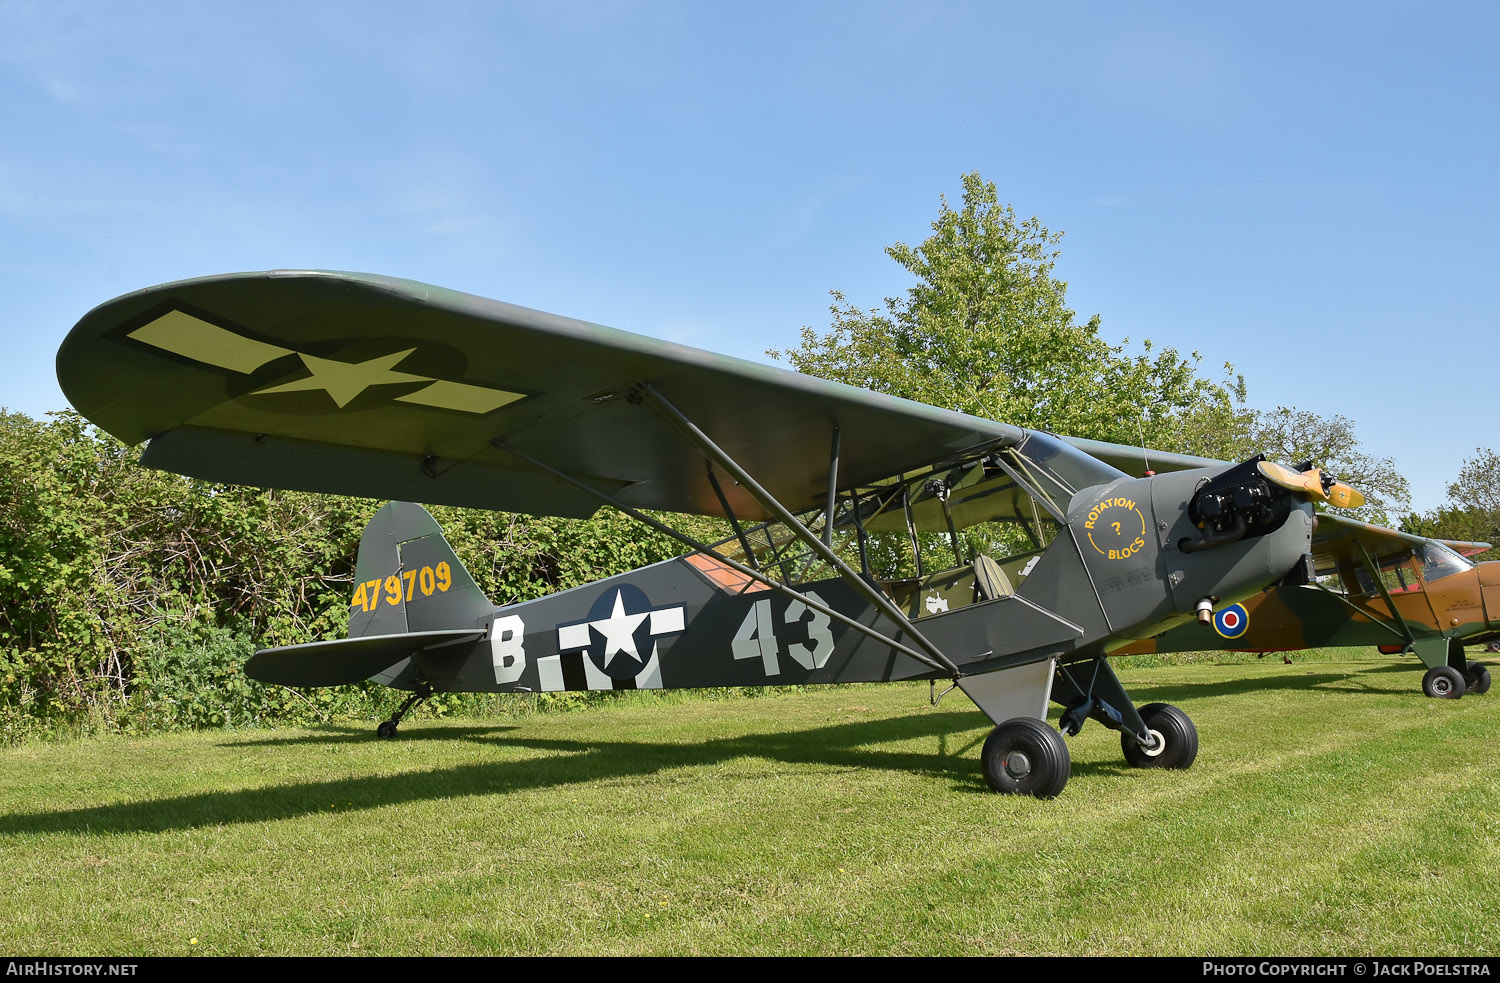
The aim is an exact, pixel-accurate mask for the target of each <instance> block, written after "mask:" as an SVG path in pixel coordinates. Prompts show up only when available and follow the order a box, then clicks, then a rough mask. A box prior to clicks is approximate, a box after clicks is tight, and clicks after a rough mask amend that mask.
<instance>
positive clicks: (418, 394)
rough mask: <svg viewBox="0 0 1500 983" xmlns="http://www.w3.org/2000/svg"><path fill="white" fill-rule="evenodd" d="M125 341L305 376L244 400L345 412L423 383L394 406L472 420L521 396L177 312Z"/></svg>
mask: <svg viewBox="0 0 1500 983" xmlns="http://www.w3.org/2000/svg"><path fill="white" fill-rule="evenodd" d="M126 337H128V338H130V339H132V340H134V341H137V342H140V343H141V344H145V345H150V346H151V347H153V348H158V349H160V350H162V351H164V352H170V353H171V354H173V355H177V356H179V357H181V358H186V359H190V360H192V361H194V362H199V363H202V364H204V365H212V366H214V367H215V368H220V369H228V370H229V371H231V372H238V373H241V374H242V375H249V374H250V373H252V372H255V371H256V370H257V369H259V368H261V367H262V366H264V365H266V364H268V363H270V362H273V361H275V360H276V359H278V358H285V357H286V356H288V355H296V356H297V357H298V358H299V359H301V360H302V365H303V367H304V368H306V369H307V371H308V375H307V376H306V377H305V378H302V379H295V380H293V381H291V382H284V383H281V384H279V385H275V386H269V387H267V388H265V389H257V390H256V391H254V392H252V393H248V394H247V395H250V396H260V395H268V394H272V393H288V392H309V391H311V392H316V391H322V392H325V393H327V394H328V397H329V398H330V399H332V400H333V402H334V405H336V406H337V407H338V408H339V409H343V408H344V407H345V406H348V405H349V404H350V403H351V402H353V401H354V399H355V398H357V397H358V396H359V395H361V394H362V393H363V392H364V391H365V390H366V389H369V388H370V387H371V386H385V385H391V384H393V383H404V384H408V385H409V384H411V383H418V382H425V383H428V385H426V386H424V387H422V388H421V389H418V390H416V391H415V392H410V393H407V394H405V395H403V396H397V397H395V399H396V401H397V402H402V403H415V404H417V405H420V406H431V407H434V408H436V409H442V410H457V411H459V412H461V413H473V414H475V415H483V414H485V413H490V412H493V411H495V410H497V409H499V408H500V407H502V406H505V405H506V404H508V403H513V402H515V401H516V400H518V399H521V398H523V397H524V395H525V394H524V393H513V392H509V391H507V390H504V389H492V388H490V387H488V386H475V385H471V384H470V383H467V382H451V381H449V380H447V379H438V378H435V377H433V376H426V375H415V374H413V373H410V372H399V371H397V370H396V367H397V366H398V365H400V364H401V362H402V361H404V360H405V359H406V357H407V356H409V355H411V354H412V352H414V351H416V349H415V348H408V349H406V350H405V351H396V352H391V353H389V354H387V355H381V356H378V357H376V358H371V359H366V360H365V361H363V362H341V361H339V360H338V359H332V358H321V357H319V356H317V355H309V354H307V353H306V352H299V351H296V350H295V349H291V348H283V347H282V346H280V345H273V344H270V343H268V342H264V341H258V340H256V339H254V338H247V337H245V336H244V335H241V334H236V333H235V332H233V331H230V330H229V329H227V328H222V327H220V326H219V325H217V324H212V323H210V322H208V321H205V320H203V319H202V318H199V317H194V316H193V315H191V314H188V313H185V312H183V311H168V312H167V313H165V314H163V315H161V316H160V317H158V318H156V319H155V320H153V321H150V322H148V323H147V324H144V325H142V326H141V327H139V328H136V329H135V330H134V331H132V332H130V333H129V334H128V335H127V336H126Z"/></svg>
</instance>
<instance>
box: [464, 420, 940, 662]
mask: <svg viewBox="0 0 1500 983" xmlns="http://www.w3.org/2000/svg"><path fill="white" fill-rule="evenodd" d="M490 443H491V445H492V446H493V447H494V448H495V449H496V450H500V451H504V452H505V453H507V454H510V455H512V456H514V457H518V458H520V459H521V460H523V461H525V462H527V463H528V464H531V465H532V466H534V467H538V468H541V469H542V470H543V471H545V472H547V473H548V474H550V475H552V476H554V477H556V478H561V479H562V480H563V481H566V482H567V483H568V484H570V485H572V486H573V487H574V488H577V489H578V490H579V491H582V492H584V493H586V494H589V495H592V496H593V497H595V498H597V499H599V501H601V502H603V503H604V504H606V505H609V506H612V507H614V508H617V509H619V510H620V511H621V512H624V513H625V514H626V515H628V516H630V517H631V518H632V519H635V520H636V521H637V522H640V523H642V524H644V525H647V526H650V527H651V528H652V529H655V530H656V531H657V532H659V533H661V534H662V535H665V536H671V537H672V538H673V539H675V540H677V541H678V542H680V543H683V544H685V545H686V546H687V547H688V548H689V549H691V550H693V551H694V552H697V553H703V554H705V555H707V556H712V557H713V558H714V559H716V560H718V561H719V562H720V563H724V564H726V565H728V566H730V567H733V568H734V569H735V570H738V571H739V572H740V573H742V574H744V575H745V576H747V577H749V578H751V579H752V580H755V581H757V582H758V583H762V584H765V585H766V586H767V587H770V588H771V589H772V590H777V591H780V592H781V593H783V594H787V595H789V596H791V597H794V598H796V599H797V600H799V601H801V602H802V603H803V604H806V605H807V606H808V607H809V608H812V609H813V610H814V611H817V612H818V613H819V614H823V615H826V616H828V617H830V618H832V619H833V620H835V621H837V622H839V623H841V624H844V625H848V626H849V627H850V628H853V629H854V630H855V631H857V632H859V633H860V634H862V635H866V636H868V637H870V638H872V639H874V640H875V641H877V642H879V643H880V644H881V645H885V646H888V647H890V648H892V649H895V650H896V651H897V652H900V653H901V654H902V655H905V656H907V657H909V658H912V659H915V660H916V661H918V662H920V663H922V664H923V665H924V666H930V667H931V668H933V669H937V670H939V671H941V672H942V673H944V674H945V675H949V676H952V677H953V678H954V679H957V678H958V677H959V676H962V675H963V673H962V672H960V671H959V670H958V667H957V666H955V665H953V663H952V662H949V661H948V660H947V659H946V658H945V659H943V660H942V661H938V660H936V659H934V658H932V656H930V655H927V654H925V653H923V652H919V651H917V650H916V649H913V648H911V647H910V646H908V645H902V644H901V643H900V642H898V641H896V640H895V639H893V638H891V637H890V636H889V635H882V634H881V633H880V632H878V631H876V630H875V629H874V628H872V627H870V626H869V625H866V624H863V623H862V622H859V621H856V620H854V619H853V618H851V617H849V616H848V615H847V614H844V613H843V612H841V611H836V610H834V609H833V608H831V607H829V606H828V605H826V604H824V603H823V602H822V601H819V600H818V599H817V598H815V597H812V596H811V595H808V594H804V593H802V592H801V591H798V590H795V589H793V588H791V587H788V586H787V585H786V584H782V583H778V582H777V581H774V580H772V579H771V578H769V577H767V576H766V575H765V574H764V573H761V572H760V571H759V570H754V569H752V568H750V567H748V566H746V565H745V564H743V563H741V562H739V561H738V560H736V559H734V558H733V557H729V556H725V555H724V554H722V553H720V552H719V551H717V550H715V549H714V548H713V547H711V546H708V545H706V544H704V543H700V542H699V541H698V540H696V539H694V538H693V537H692V536H689V535H688V534H687V533H684V532H681V531H679V530H676V529H673V528H672V527H671V526H669V525H667V524H666V523H664V522H660V521H658V520H657V519H653V518H652V517H651V516H649V515H646V514H645V513H644V512H641V511H640V510H638V509H633V508H631V507H630V506H629V505H625V504H624V503H622V502H617V501H615V500H614V499H613V498H611V497H610V496H609V495H607V494H605V493H604V492H602V491H600V490H599V489H597V488H594V487H592V486H590V485H587V484H585V483H584V482H582V481H579V480H578V479H577V478H575V477H573V476H572V475H570V474H568V473H567V472H565V471H559V470H558V469H557V468H554V467H553V466H552V465H550V464H548V463H547V462H545V461H539V460H537V459H536V458H534V457H532V456H531V455H530V454H527V453H526V452H525V451H522V450H517V449H516V448H514V447H511V446H510V445H508V444H506V443H505V442H504V441H502V440H494V441H491V442H490ZM861 583H863V582H862V581H861ZM904 620H905V619H904V618H903V621H904Z"/></svg>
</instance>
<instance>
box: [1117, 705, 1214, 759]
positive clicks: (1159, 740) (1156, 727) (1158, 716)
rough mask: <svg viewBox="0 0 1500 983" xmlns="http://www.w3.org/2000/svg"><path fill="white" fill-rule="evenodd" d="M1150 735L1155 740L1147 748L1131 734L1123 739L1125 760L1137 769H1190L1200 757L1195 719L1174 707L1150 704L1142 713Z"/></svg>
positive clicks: (1121, 744) (1122, 736)
mask: <svg viewBox="0 0 1500 983" xmlns="http://www.w3.org/2000/svg"><path fill="white" fill-rule="evenodd" d="M1140 714H1141V720H1143V721H1145V724H1146V734H1147V736H1149V737H1152V738H1154V739H1155V742H1154V743H1153V744H1152V745H1151V746H1150V747H1144V746H1142V745H1141V743H1140V741H1137V740H1136V739H1135V738H1134V737H1131V736H1130V735H1129V734H1121V735H1120V750H1121V751H1123V752H1125V760H1126V761H1128V762H1130V763H1131V764H1132V765H1135V766H1136V767H1137V768H1186V767H1188V766H1189V765H1191V764H1192V763H1193V759H1194V758H1196V757H1198V728H1196V727H1194V726H1193V721H1192V718H1190V717H1189V716H1188V715H1187V714H1185V713H1183V712H1182V711H1181V710H1179V709H1177V708H1176V707H1174V706H1172V704H1170V703H1148V704H1146V705H1145V706H1143V707H1141V709H1140Z"/></svg>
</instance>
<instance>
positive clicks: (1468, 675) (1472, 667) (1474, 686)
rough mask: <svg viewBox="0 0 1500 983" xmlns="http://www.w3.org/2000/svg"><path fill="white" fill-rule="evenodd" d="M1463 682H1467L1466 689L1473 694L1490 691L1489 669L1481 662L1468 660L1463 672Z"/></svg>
mask: <svg viewBox="0 0 1500 983" xmlns="http://www.w3.org/2000/svg"><path fill="white" fill-rule="evenodd" d="M1464 682H1465V683H1467V684H1468V686H1467V687H1465V688H1466V690H1467V691H1468V692H1470V693H1473V694H1474V695H1475V696H1478V695H1480V694H1481V693H1488V692H1489V691H1490V671H1489V669H1488V668H1486V667H1485V665H1484V663H1482V662H1470V663H1469V668H1468V670H1467V671H1466V672H1465V673H1464Z"/></svg>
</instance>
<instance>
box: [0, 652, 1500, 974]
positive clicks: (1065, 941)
mask: <svg viewBox="0 0 1500 983" xmlns="http://www.w3.org/2000/svg"><path fill="white" fill-rule="evenodd" d="M1414 665H1415V663H1414V662H1413V661H1411V660H1407V661H1406V662H1404V663H1402V664H1400V665H1397V664H1396V663H1395V662H1394V661H1393V660H1391V659H1385V658H1371V659H1368V660H1363V661H1342V662H1309V663H1300V662H1299V663H1298V664H1296V665H1292V666H1285V665H1283V664H1282V663H1281V662H1280V660H1279V659H1275V658H1274V657H1273V658H1272V659H1268V660H1267V661H1266V662H1263V663H1249V664H1238V665H1225V666H1214V665H1196V666H1175V667H1163V668H1150V669H1129V670H1124V671H1123V672H1122V676H1123V677H1124V679H1125V682H1126V685H1127V687H1128V688H1129V689H1130V690H1131V693H1132V695H1133V696H1134V697H1135V699H1136V700H1137V702H1138V703H1146V702H1151V701H1167V702H1172V703H1176V704H1178V705H1179V706H1181V707H1183V708H1184V709H1185V710H1186V711H1187V712H1188V713H1189V714H1191V716H1192V717H1193V719H1194V721H1195V722H1196V723H1197V725H1198V729H1199V735H1200V738H1201V750H1200V753H1199V755H1198V760H1197V763H1196V764H1195V765H1194V766H1193V767H1192V769H1191V770H1189V771H1186V772H1157V771H1139V770H1136V769H1133V768H1130V767H1129V766H1127V765H1126V764H1125V763H1124V760H1123V758H1122V757H1121V754H1120V746H1119V738H1118V736H1117V735H1115V734H1114V733H1111V732H1109V731H1106V730H1104V729H1103V728H1101V727H1099V726H1098V725H1096V724H1092V723H1091V724H1090V725H1089V726H1088V727H1087V728H1086V729H1085V730H1084V733H1083V734H1082V735H1080V736H1079V737H1077V738H1073V739H1071V740H1070V741H1069V745H1070V747H1071V749H1072V754H1073V777H1072V780H1071V781H1070V782H1069V784H1068V787H1067V789H1066V790H1065V791H1064V792H1063V794H1062V796H1061V797H1060V798H1058V799H1056V800H1053V801H1037V800H1033V799H1029V798H1013V797H1003V796H998V795H995V794H993V793H991V792H990V791H989V790H988V788H987V787H986V786H985V784H984V781H983V778H982V777H981V775H980V772H979V763H978V754H979V745H980V743H981V742H982V741H983V739H984V737H985V735H986V734H987V732H988V730H989V725H988V723H987V722H986V721H985V720H984V718H983V717H982V716H981V715H980V714H979V712H978V711H977V710H975V709H974V708H973V706H972V705H971V704H970V703H969V702H968V701H967V700H966V699H965V698H964V697H963V696H962V694H960V693H957V692H955V693H952V694H950V695H949V696H948V697H947V698H946V699H945V700H944V701H943V703H942V704H941V705H940V706H939V707H937V708H932V707H930V706H928V705H927V687H926V685H925V684H922V685H911V684H901V685H886V686H879V685H872V686H853V687H839V688H826V689H807V690H800V691H793V692H784V693H778V694H773V695H767V696H765V697H761V698H754V699H751V698H737V699H728V700H712V699H706V698H700V697H691V696H690V697H683V696H673V695H671V694H666V695H661V694H657V695H652V694H643V695H636V696H632V697H631V698H630V699H628V700H623V701H621V702H619V703H615V704H611V705H609V706H607V707H604V708H597V709H592V710H587V711H582V712H569V713H555V714H540V715H532V716H526V717H521V718H518V719H515V720H509V721H501V720H498V719H496V720H485V719H462V720H443V721H431V720H423V719H413V720H409V721H407V723H406V724H404V725H403V727H402V732H401V737H400V738H399V739H398V740H396V741H394V742H388V741H382V740H379V739H377V738H376V737H375V736H374V721H370V722H366V723H357V724H356V723H351V724H347V725H339V726H329V727H324V728H318V729H313V730H282V731H236V732H206V733H198V734H189V735H172V736H162V737H150V738H142V739H131V738H113V739H106V740H89V741H80V742H74V743H67V744H31V745H26V746H23V747H19V748H10V749H5V750H3V751H0V950H3V951H5V952H7V953H9V954H13V955H37V954H67V955H74V954H76V955H85V954H146V955H183V954H189V953H202V954H205V955H232V954H309V955H331V954H364V955H412V954H550V953H568V954H605V953H621V954H684V955H687V954H880V953H893V954H903V955H907V954H997V955H998V954H1049V953H1081V954H1176V955H1188V954H1264V953H1275V954H1418V955H1434V954H1454V955H1465V954H1480V953H1482V954H1496V953H1500V932H1497V929H1496V926H1497V924H1500V897H1497V894H1500V892H1497V888H1496V884H1497V875H1496V871H1497V870H1500V787H1497V777H1500V691H1497V692H1496V693H1495V694H1493V695H1490V696H1485V697H1466V698H1464V699H1462V700H1459V701H1436V700H1429V699H1425V698H1424V697H1422V695H1421V694H1420V692H1419V690H1418V683H1419V680H1420V673H1419V672H1418V671H1416V670H1415V669H1413V668H1412V666H1414Z"/></svg>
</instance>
